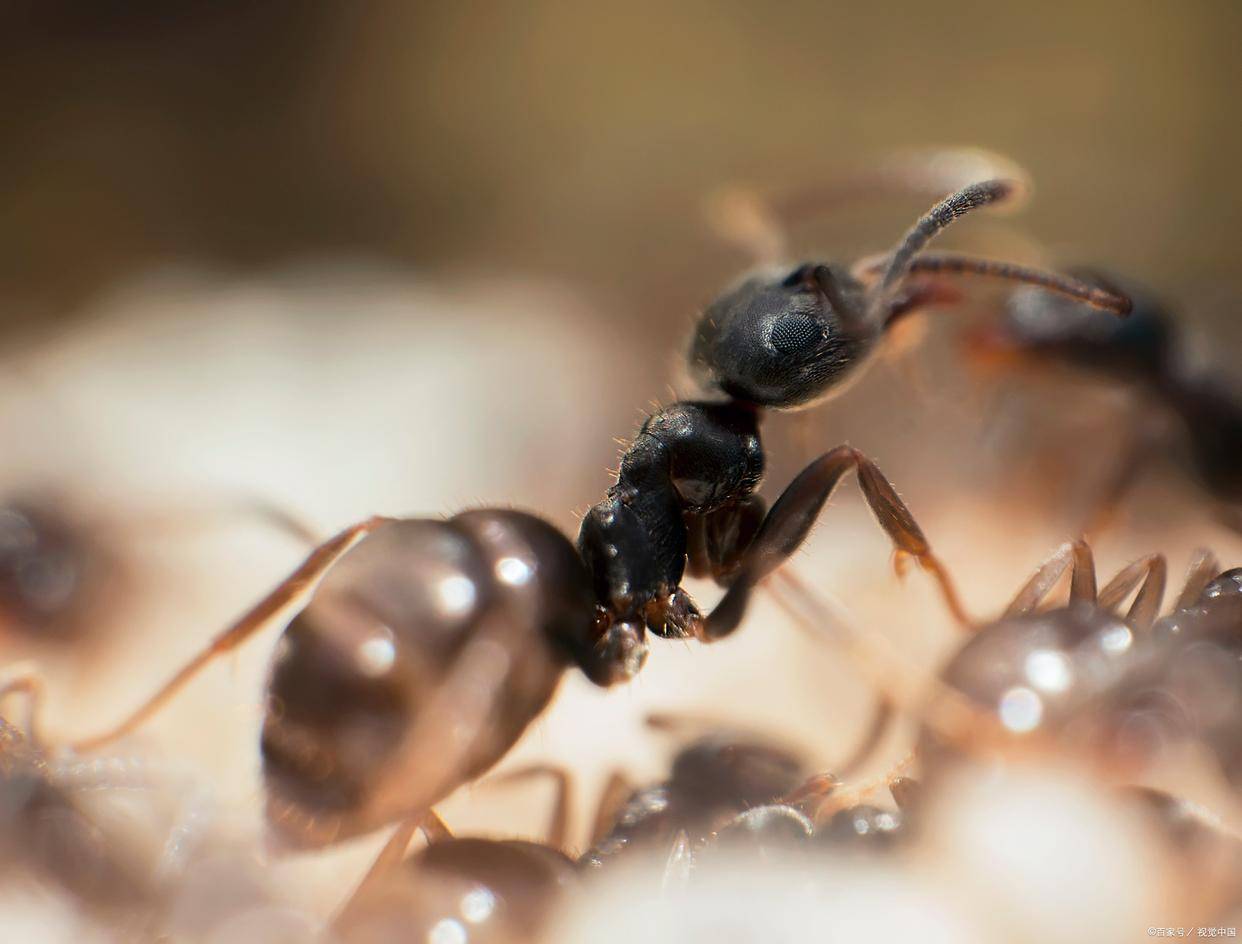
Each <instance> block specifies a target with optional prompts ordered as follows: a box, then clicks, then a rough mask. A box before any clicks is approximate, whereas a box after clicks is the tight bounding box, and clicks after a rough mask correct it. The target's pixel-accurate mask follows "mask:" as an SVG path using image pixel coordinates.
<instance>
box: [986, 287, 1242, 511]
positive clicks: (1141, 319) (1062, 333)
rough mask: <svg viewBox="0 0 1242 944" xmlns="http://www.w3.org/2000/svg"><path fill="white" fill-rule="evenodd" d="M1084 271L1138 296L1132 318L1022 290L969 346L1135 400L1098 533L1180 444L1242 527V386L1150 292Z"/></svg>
mask: <svg viewBox="0 0 1242 944" xmlns="http://www.w3.org/2000/svg"><path fill="white" fill-rule="evenodd" d="M1076 274H1077V275H1078V276H1079V277H1080V278H1082V279H1083V281H1085V282H1089V283H1090V284H1093V285H1096V286H1098V287H1100V288H1102V289H1105V290H1108V291H1120V290H1122V289H1124V290H1125V291H1126V292H1127V293H1128V294H1130V295H1131V297H1132V298H1133V299H1134V309H1133V311H1132V313H1131V314H1130V316H1129V317H1128V318H1126V319H1125V320H1118V319H1115V318H1109V317H1105V316H1101V313H1100V312H1098V311H1095V310H1093V309H1092V308H1090V307H1089V306H1086V305H1082V304H1078V303H1076V302H1075V301H1073V300H1071V299H1068V298H1065V297H1056V296H1051V295H1049V294H1047V293H1045V292H1036V291H1030V290H1027V289H1019V290H1017V291H1015V292H1013V293H1012V294H1011V295H1010V296H1009V297H1008V299H1007V301H1006V302H1005V306H1004V312H1003V317H1002V318H1001V319H1000V320H999V321H997V322H994V323H989V324H988V325H987V326H985V327H982V328H980V329H977V330H976V331H973V332H971V333H970V334H969V335H968V345H969V350H970V351H971V352H972V353H973V355H974V357H975V359H976V360H977V361H979V362H981V363H984V364H993V365H997V366H999V367H1001V368H1005V367H1011V368H1012V367H1015V366H1017V367H1023V366H1031V367H1036V368H1043V369H1044V370H1045V371H1048V370H1051V369H1054V368H1058V367H1060V368H1065V369H1068V370H1072V371H1075V372H1077V373H1079V374H1082V375H1084V376H1087V377H1090V378H1092V379H1093V380H1095V381H1097V382H1099V383H1100V384H1113V385H1120V386H1122V387H1123V388H1124V389H1126V390H1128V391H1130V392H1131V393H1132V394H1133V395H1134V399H1133V403H1132V405H1131V409H1130V410H1129V413H1128V417H1127V418H1125V419H1123V426H1124V428H1123V429H1121V430H1120V433H1121V435H1122V437H1123V439H1124V440H1125V442H1126V446H1125V448H1124V449H1123V452H1122V454H1121V456H1120V458H1119V459H1118V460H1117V461H1116V463H1115V468H1114V469H1113V470H1112V472H1111V474H1110V475H1109V476H1108V478H1107V482H1106V484H1105V486H1104V487H1103V489H1102V490H1101V493H1100V496H1099V499H1098V506H1099V507H1098V509H1097V510H1096V511H1095V512H1094V514H1093V515H1092V516H1091V520H1090V522H1089V524H1088V527H1087V528H1086V530H1087V531H1088V532H1090V531H1095V530H1098V528H1099V527H1100V526H1101V525H1102V524H1103V523H1104V522H1105V521H1106V520H1107V518H1108V516H1109V513H1110V512H1111V511H1112V510H1113V509H1114V508H1115V507H1116V505H1117V504H1118V503H1119V502H1120V501H1121V500H1122V498H1123V496H1124V495H1125V493H1126V492H1127V491H1128V490H1129V489H1130V488H1131V487H1132V486H1133V485H1134V484H1135V482H1136V480H1137V479H1138V477H1139V475H1140V474H1141V473H1142V471H1143V470H1144V468H1145V467H1146V466H1147V465H1148V464H1149V463H1151V462H1152V460H1154V459H1155V458H1156V457H1158V456H1160V455H1161V454H1162V453H1166V452H1168V451H1169V447H1170V446H1173V447H1174V448H1175V450H1176V453H1177V455H1178V456H1179V457H1180V458H1181V459H1182V460H1183V464H1184V465H1186V466H1188V467H1189V468H1190V470H1191V471H1192V473H1193V475H1194V477H1195V478H1196V479H1197V480H1198V482H1199V483H1200V484H1201V485H1202V487H1203V488H1204V489H1205V490H1206V491H1207V493H1208V494H1209V495H1210V496H1211V498H1212V499H1213V500H1214V501H1215V502H1216V503H1217V504H1218V505H1219V509H1218V510H1219V512H1220V517H1221V518H1222V520H1223V521H1224V522H1225V523H1226V524H1228V525H1229V526H1230V527H1232V528H1234V529H1235V530H1238V531H1242V389H1239V388H1238V387H1237V385H1236V384H1235V383H1233V382H1232V381H1231V380H1230V378H1229V377H1228V376H1227V375H1226V374H1225V373H1224V372H1223V371H1222V370H1221V369H1220V366H1219V361H1216V362H1213V361H1212V360H1211V359H1205V358H1199V357H1195V356H1193V355H1192V354H1191V352H1190V350H1189V348H1190V345H1189V343H1188V342H1189V338H1188V336H1187V335H1188V332H1187V331H1186V329H1185V328H1183V327H1181V326H1180V325H1179V323H1178V322H1177V321H1176V320H1175V319H1174V318H1173V316H1172V315H1171V313H1170V312H1169V310H1168V308H1167V307H1166V306H1165V305H1164V304H1162V303H1161V302H1159V301H1158V300H1156V299H1155V298H1153V297H1152V296H1151V294H1150V293H1148V292H1146V291H1140V290H1137V289H1133V290H1132V289H1131V287H1130V286H1129V285H1126V284H1124V283H1119V282H1118V281H1117V280H1115V279H1112V278H1110V277H1107V276H1105V275H1102V274H1100V273H1096V272H1092V271H1089V270H1080V271H1078V272H1077V273H1076ZM1119 286H1120V287H1119ZM1170 421H1172V422H1170Z"/></svg>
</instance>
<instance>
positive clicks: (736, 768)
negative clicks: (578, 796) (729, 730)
mask: <svg viewBox="0 0 1242 944" xmlns="http://www.w3.org/2000/svg"><path fill="white" fill-rule="evenodd" d="M804 774H805V764H804V763H803V761H802V760H801V758H799V757H798V756H797V755H796V754H795V753H793V752H792V751H789V750H786V749H784V748H781V747H778V746H776V745H773V744H771V743H769V742H767V741H766V740H759V739H755V738H747V737H742V736H739V735H734V734H725V733H721V734H714V735H709V736H707V737H703V738H699V739H698V740H696V741H694V742H692V743H690V744H689V745H687V746H686V747H684V748H682V749H681V750H680V751H679V752H678V753H677V756H676V757H675V758H674V759H673V765H672V770H671V771H670V773H669V777H668V779H667V780H665V781H664V782H663V783H658V784H655V785H653V786H649V787H645V788H643V789H640V790H636V791H634V792H633V793H631V794H630V796H629V797H628V798H627V799H625V800H624V802H623V803H621V804H620V808H619V809H618V810H617V811H616V813H615V816H614V817H613V820H612V824H611V826H609V827H607V828H606V829H603V828H601V827H603V826H604V823H603V822H601V821H603V820H605V816H604V813H605V812H607V808H608V807H609V806H610V805H611V804H610V802H609V795H610V794H612V793H613V792H615V782H614V784H610V785H609V788H607V789H606V790H605V793H604V802H603V803H601V810H600V813H601V815H600V816H599V817H598V818H597V820H599V821H597V823H596V829H595V833H596V835H595V838H594V841H593V842H592V846H591V849H590V850H588V852H587V853H586V854H585V855H584V856H582V858H581V860H580V862H581V864H582V865H583V866H585V867H587V868H590V869H599V868H603V867H605V866H606V865H608V863H610V862H612V861H614V860H615V859H616V858H617V857H618V856H620V855H622V854H628V853H629V852H631V851H633V850H635V849H642V848H650V847H652V846H666V845H668V844H669V843H670V842H673V841H674V840H675V838H676V837H678V836H679V835H684V836H685V837H686V841H687V842H689V843H695V842H700V841H702V840H703V839H705V838H706V837H707V836H708V835H710V834H711V832H712V831H713V830H714V829H715V828H716V827H717V826H719V825H720V824H721V823H723V822H727V821H728V820H729V819H730V818H731V817H734V816H736V815H737V814H738V813H740V812H742V811H743V810H746V809H747V808H749V807H754V806H757V805H759V804H765V803H769V802H771V801H772V800H774V799H776V798H777V797H780V796H783V795H784V794H786V793H788V792H789V791H790V790H792V789H793V788H794V787H795V786H796V785H797V784H798V783H799V782H801V780H802V778H803V776H804Z"/></svg>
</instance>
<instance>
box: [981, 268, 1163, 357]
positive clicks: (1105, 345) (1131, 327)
mask: <svg viewBox="0 0 1242 944" xmlns="http://www.w3.org/2000/svg"><path fill="white" fill-rule="evenodd" d="M1073 274H1074V275H1075V276H1076V277H1077V278H1078V279H1079V280H1080V281H1082V282H1083V283H1085V284H1087V285H1091V286H1097V287H1099V288H1102V289H1104V290H1105V291H1108V292H1113V293H1117V294H1120V292H1119V291H1118V286H1117V285H1116V283H1115V282H1114V281H1113V280H1112V279H1110V278H1108V277H1106V276H1104V275H1101V274H1100V273H1098V272H1094V271H1090V270H1078V271H1076V272H1074V273H1073ZM1125 294H1126V295H1128V297H1129V298H1131V299H1132V302H1133V308H1132V309H1131V313H1130V315H1129V316H1128V317H1126V318H1117V317H1115V316H1114V315H1113V314H1112V313H1110V312H1107V311H1102V310H1100V309H1099V308H1095V307H1092V306H1091V305H1088V304H1086V303H1084V302H1082V301H1079V300H1077V299H1074V298H1070V297H1067V296H1065V295H1057V294H1052V293H1049V292H1045V291H1042V290H1040V289H1038V288H1035V287H1023V288H1019V289H1017V290H1016V291H1014V292H1012V293H1010V295H1009V297H1008V299H1007V300H1006V302H1005V306H1004V310H1003V313H1002V317H1001V319H1000V320H999V322H997V323H995V324H993V325H989V326H988V327H986V328H983V329H979V330H977V331H975V332H973V333H972V334H971V335H970V337H969V343H970V346H971V349H972V351H973V353H974V354H975V355H977V356H978V358H979V359H980V360H982V361H983V362H985V363H986V362H1026V363H1045V364H1053V363H1060V364H1066V365H1070V366H1076V367H1084V368H1088V369H1091V370H1100V371H1107V372H1110V373H1114V374H1121V375H1127V376H1131V377H1133V376H1135V375H1139V376H1149V375H1151V374H1153V373H1155V372H1158V371H1159V370H1160V369H1161V367H1162V365H1163V364H1164V362H1165V358H1166V356H1167V355H1168V353H1169V350H1170V344H1171V333H1172V329H1171V325H1170V320H1169V316H1168V314H1167V312H1166V311H1165V310H1164V308H1163V306H1162V305H1160V304H1159V303H1158V302H1156V301H1155V300H1154V299H1152V298H1150V297H1144V296H1143V295H1142V294H1136V293H1134V292H1131V291H1127V292H1126V293H1125Z"/></svg>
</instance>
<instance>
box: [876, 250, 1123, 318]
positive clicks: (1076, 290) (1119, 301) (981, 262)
mask: <svg viewBox="0 0 1242 944" xmlns="http://www.w3.org/2000/svg"><path fill="white" fill-rule="evenodd" d="M888 262H889V257H888V256H869V257H868V258H866V259H863V260H862V261H860V262H859V263H858V264H857V265H855V266H854V270H853V271H854V274H855V275H856V276H858V277H860V278H863V279H867V278H870V277H874V276H875V275H876V274H878V273H880V272H882V271H884V269H885V267H886V266H887V265H888ZM906 271H907V274H909V275H917V274H919V273H932V274H937V275H980V276H984V277H987V278H994V279H1004V280H1005V281H1008V282H1021V283H1023V284H1026V285H1036V286H1038V287H1039V288H1042V289H1044V290H1046V291H1049V292H1054V293H1055V294H1057V295H1064V296H1066V297H1067V298H1072V299H1074V300H1075V301H1079V302H1082V303H1083V304H1085V305H1090V306H1091V307H1092V308H1099V309H1101V310H1102V311H1108V312H1112V313H1113V314H1114V315H1118V316H1119V317H1125V316H1126V315H1128V314H1130V309H1131V302H1130V299H1129V298H1127V297H1126V296H1125V295H1122V294H1120V293H1118V292H1115V291H1113V290H1111V289H1107V288H1102V287H1100V286H1098V285H1092V284H1090V283H1089V282H1083V281H1082V280H1080V279H1075V278H1071V277H1069V276H1065V275H1058V274H1057V273H1055V272H1046V271H1044V270H1043V269H1034V268H1031V267H1030V266H1024V265H1019V264H1017V263H1015V262H1001V261H999V260H997V259H980V258H977V257H975V256H967V255H962V254H961V253H956V252H925V253H922V254H921V255H919V256H916V257H915V258H914V259H912V260H910V264H909V267H908V269H907V270H906ZM886 322H887V319H886Z"/></svg>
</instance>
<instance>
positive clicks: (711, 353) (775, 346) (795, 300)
mask: <svg viewBox="0 0 1242 944" xmlns="http://www.w3.org/2000/svg"><path fill="white" fill-rule="evenodd" d="M867 324H868V322H867V320H866V319H865V302H864V299H863V286H862V285H861V283H859V282H858V281H857V280H856V279H855V278H853V277H852V276H851V275H849V274H848V273H846V272H844V271H842V270H838V269H836V268H831V267H829V266H825V265H811V264H807V265H801V266H799V267H798V268H796V269H794V270H793V271H792V272H788V273H780V274H776V275H773V274H772V273H771V272H766V273H761V274H758V275H754V276H751V277H749V278H747V279H745V280H744V281H743V282H741V283H740V284H739V285H737V286H736V287H734V288H733V289H731V290H729V291H728V292H726V293H725V294H724V295H722V296H720V297H719V298H718V299H716V301H714V302H712V304H710V305H709V306H708V307H707V310H706V311H705V312H704V313H703V316H702V318H700V319H699V323H698V326H697V327H696V329H695V332H694V338H693V340H692V341H691V346H690V370H691V372H692V373H693V375H694V378H695V380H696V381H697V382H698V383H700V384H701V385H702V386H703V387H704V388H705V389H708V390H715V391H718V392H721V393H725V394H727V395H728V396H730V397H732V398H733V399H735V400H742V401H745V402H748V403H754V404H757V405H759V406H765V407H775V408H777V409H791V408H796V407H803V406H808V405H810V404H812V403H815V402H816V401H818V400H821V399H823V398H824V397H825V396H827V395H828V394H829V393H830V392H836V390H837V388H839V386H840V384H841V382H842V381H843V380H845V379H846V377H848V376H849V375H851V374H853V373H854V372H855V370H856V369H857V368H858V367H860V366H861V365H862V364H863V363H864V362H865V360H866V357H865V355H866V354H867V353H868V352H869V351H870V349H871V348H872V346H873V345H874V343H875V341H876V340H877V339H878V337H879V334H880V332H879V329H878V328H874V327H868V326H867Z"/></svg>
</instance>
